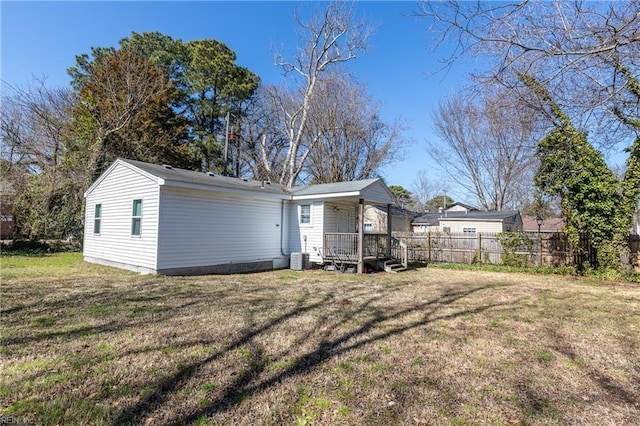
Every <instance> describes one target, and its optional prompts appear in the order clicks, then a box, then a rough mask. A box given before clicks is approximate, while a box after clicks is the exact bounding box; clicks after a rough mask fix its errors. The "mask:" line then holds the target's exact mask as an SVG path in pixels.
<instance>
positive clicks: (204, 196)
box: [144, 187, 283, 270]
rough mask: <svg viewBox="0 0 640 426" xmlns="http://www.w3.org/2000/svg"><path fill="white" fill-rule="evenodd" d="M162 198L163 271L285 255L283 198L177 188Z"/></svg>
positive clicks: (160, 265)
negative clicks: (283, 246) (282, 245)
mask: <svg viewBox="0 0 640 426" xmlns="http://www.w3.org/2000/svg"><path fill="white" fill-rule="evenodd" d="M161 200H162V203H161V209H160V216H161V217H162V220H161V222H160V240H159V245H158V269H160V270H162V269H170V268H189V267H199V266H213V265H223V264H228V263H242V262H254V261H262V260H273V259H276V258H278V257H280V256H281V240H280V238H281V233H282V232H283V230H282V229H281V227H282V223H281V217H282V211H281V209H282V208H283V207H282V206H283V204H282V202H281V200H278V199H269V200H265V199H255V198H248V197H242V196H235V195H230V194H223V193H213V192H209V191H198V190H189V189H179V188H171V187H163V189H162V194H161ZM144 214H145V221H144V222H145V223H146V220H147V218H146V210H145V213H144Z"/></svg>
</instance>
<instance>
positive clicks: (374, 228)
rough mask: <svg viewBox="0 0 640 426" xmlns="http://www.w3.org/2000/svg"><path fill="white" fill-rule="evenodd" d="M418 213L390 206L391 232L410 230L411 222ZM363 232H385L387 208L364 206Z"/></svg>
mask: <svg viewBox="0 0 640 426" xmlns="http://www.w3.org/2000/svg"><path fill="white" fill-rule="evenodd" d="M417 215H419V213H416V212H412V211H409V210H407V209H403V208H402V207H399V206H396V205H392V206H391V232H411V222H413V219H414V218H415V217H416V216H417ZM364 232H376V233H386V232H387V208H386V207H385V206H366V207H365V210H364Z"/></svg>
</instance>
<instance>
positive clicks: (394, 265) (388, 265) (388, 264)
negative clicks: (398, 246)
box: [384, 259, 407, 274]
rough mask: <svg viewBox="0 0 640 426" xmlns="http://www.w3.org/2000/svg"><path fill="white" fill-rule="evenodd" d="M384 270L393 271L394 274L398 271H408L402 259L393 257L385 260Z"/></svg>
mask: <svg viewBox="0 0 640 426" xmlns="http://www.w3.org/2000/svg"><path fill="white" fill-rule="evenodd" d="M384 270H385V272H391V273H393V274H397V273H398V272H402V271H406V270H407V268H405V266H404V265H403V264H402V263H401V262H400V261H398V260H395V259H391V260H385V262H384Z"/></svg>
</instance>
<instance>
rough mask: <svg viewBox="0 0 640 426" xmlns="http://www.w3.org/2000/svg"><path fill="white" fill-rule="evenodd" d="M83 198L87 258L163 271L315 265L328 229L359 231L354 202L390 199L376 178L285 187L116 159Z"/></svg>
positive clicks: (357, 206) (144, 270) (142, 270)
mask: <svg viewBox="0 0 640 426" xmlns="http://www.w3.org/2000/svg"><path fill="white" fill-rule="evenodd" d="M85 198H86V209H85V212H86V213H85V230H84V249H83V254H84V259H85V260H86V261H88V262H93V263H100V264H105V265H110V266H116V267H120V268H124V269H130V270H133V271H137V272H140V273H160V274H167V275H188V274H203V273H230V272H246V271H255V270H268V269H276V268H285V267H287V266H288V265H289V255H290V254H291V253H292V252H305V253H309V255H310V260H311V261H312V262H316V263H322V262H323V260H324V259H323V249H322V247H323V245H324V244H325V241H326V234H327V233H328V232H334V233H337V232H340V233H351V234H352V235H358V234H357V233H358V232H359V219H358V218H359V211H360V210H359V209H360V208H361V207H360V206H361V205H363V204H364V203H378V204H388V203H391V202H393V196H392V195H391V192H390V191H389V190H388V188H387V187H386V186H385V185H384V183H382V181H380V180H379V179H371V180H366V181H356V182H342V183H337V184H328V185H312V186H310V187H307V188H298V189H287V188H286V187H284V186H282V185H277V184H272V183H269V182H266V181H251V180H245V179H239V178H233V177H224V176H219V175H213V174H208V173H200V172H193V171H188V170H182V169H176V168H172V167H170V166H162V165H154V164H148V163H143V162H139V161H133V160H123V159H118V160H116V161H115V162H114V163H113V164H112V165H111V166H110V167H109V168H108V169H107V170H106V171H105V172H104V173H103V174H102V176H100V178H98V180H96V182H95V183H94V184H93V185H91V187H90V188H89V189H88V190H87V192H86V193H85ZM354 233H355V234H354Z"/></svg>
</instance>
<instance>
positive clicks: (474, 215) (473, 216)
mask: <svg viewBox="0 0 640 426" xmlns="http://www.w3.org/2000/svg"><path fill="white" fill-rule="evenodd" d="M519 214H520V212H518V211H499V212H495V211H491V212H479V211H470V212H466V213H465V212H442V213H425V214H422V215H420V216H418V217H416V218H415V219H414V220H413V224H414V225H431V224H437V223H440V220H453V221H462V220H477V221H485V222H486V221H490V222H495V221H503V220H505V219H508V218H512V217H515V216H517V215H519Z"/></svg>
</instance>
